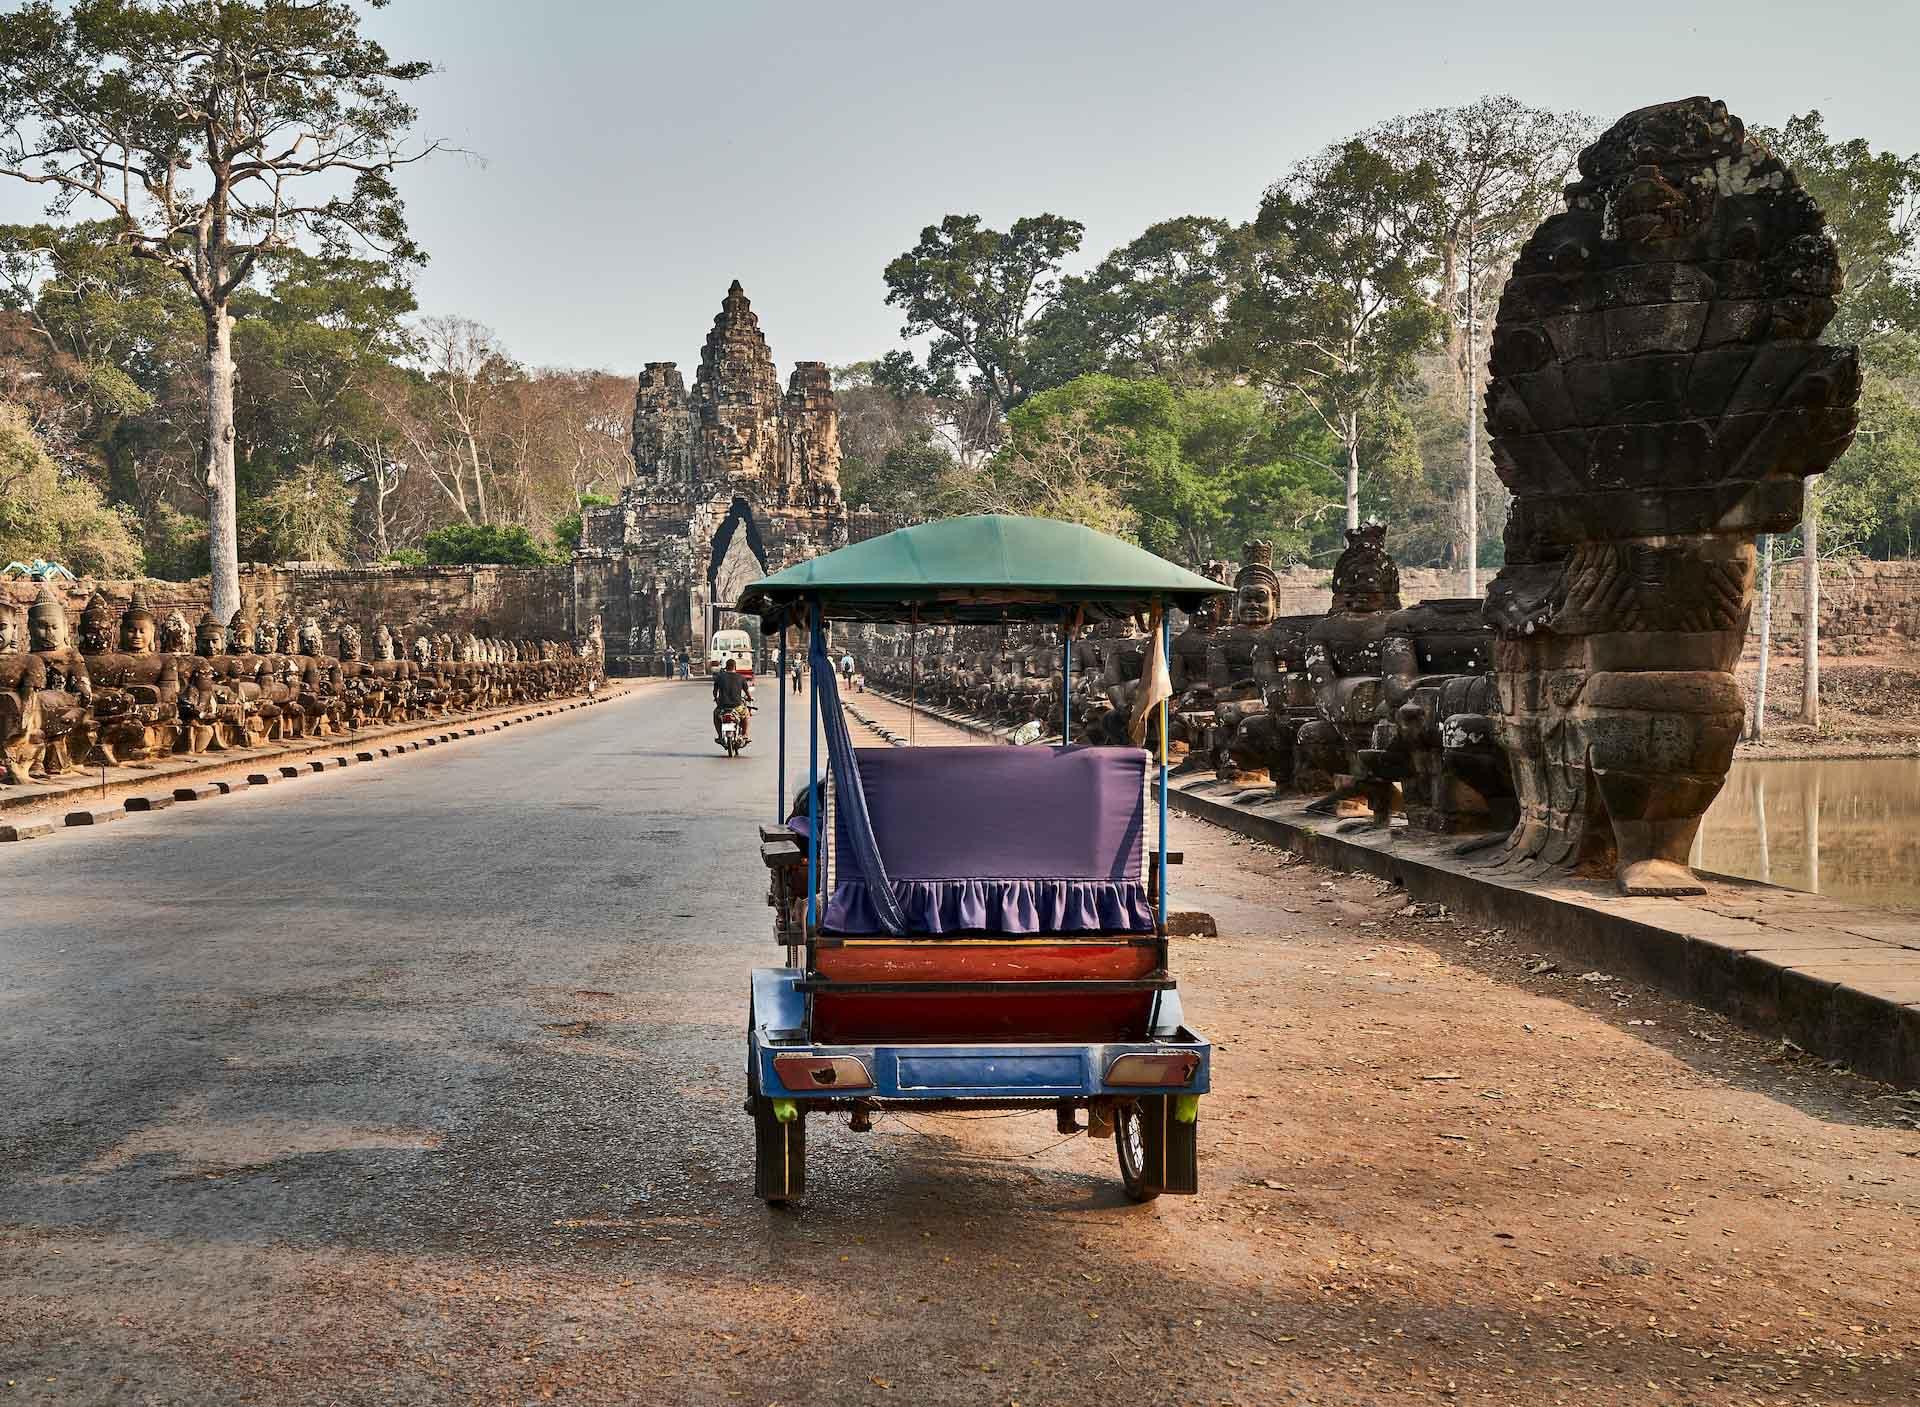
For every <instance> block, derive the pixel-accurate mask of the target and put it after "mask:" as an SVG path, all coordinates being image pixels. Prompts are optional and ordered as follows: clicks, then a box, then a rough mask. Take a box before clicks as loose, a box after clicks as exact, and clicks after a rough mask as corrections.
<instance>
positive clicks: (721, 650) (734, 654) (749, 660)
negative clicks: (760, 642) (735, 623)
mask: <svg viewBox="0 0 1920 1407" xmlns="http://www.w3.org/2000/svg"><path fill="white" fill-rule="evenodd" d="M728 660H732V661H733V667H734V668H735V669H736V670H738V671H739V672H740V673H742V674H745V675H749V676H751V675H752V673H753V637H752V636H751V635H749V634H747V632H746V631H744V630H716V631H714V632H713V635H712V636H711V638H709V639H708V641H707V673H709V674H718V673H719V672H720V671H721V670H723V669H725V668H726V667H727V661H728Z"/></svg>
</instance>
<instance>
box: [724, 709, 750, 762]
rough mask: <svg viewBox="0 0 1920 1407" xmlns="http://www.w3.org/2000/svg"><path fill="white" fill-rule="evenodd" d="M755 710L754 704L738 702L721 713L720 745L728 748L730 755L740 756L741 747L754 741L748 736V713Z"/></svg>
mask: <svg viewBox="0 0 1920 1407" xmlns="http://www.w3.org/2000/svg"><path fill="white" fill-rule="evenodd" d="M751 712H753V705H752V704H744V703H743V704H736V705H735V706H734V707H732V708H730V709H728V710H727V711H726V712H725V713H723V714H721V715H720V746H721V747H723V748H725V749H726V750H727V756H728V757H738V756H739V755H740V749H741V748H743V747H745V746H746V745H747V744H748V743H750V742H751V741H753V740H752V739H751V738H749V737H748V736H747V715H748V714H749V713H751Z"/></svg>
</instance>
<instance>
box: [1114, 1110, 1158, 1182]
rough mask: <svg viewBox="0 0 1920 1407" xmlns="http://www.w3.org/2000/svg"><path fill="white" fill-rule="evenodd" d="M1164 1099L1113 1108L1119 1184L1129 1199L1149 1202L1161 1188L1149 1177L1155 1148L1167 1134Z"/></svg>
mask: <svg viewBox="0 0 1920 1407" xmlns="http://www.w3.org/2000/svg"><path fill="white" fill-rule="evenodd" d="M1166 1118H1167V1101H1166V1099H1165V1098H1164V1097H1161V1096H1150V1097H1148V1098H1146V1099H1140V1100H1136V1101H1134V1102H1133V1103H1131V1104H1122V1105H1119V1106H1118V1107H1116V1108H1115V1109H1114V1111H1113V1147H1114V1151H1115V1152H1116V1153H1117V1154H1119V1157H1120V1185H1121V1186H1122V1187H1123V1188H1124V1189H1125V1190H1126V1194H1127V1200H1128V1201H1130V1202H1151V1201H1152V1200H1153V1199H1154V1198H1156V1197H1158V1196H1159V1195H1160V1194H1161V1192H1162V1191H1164V1190H1165V1189H1164V1188H1162V1187H1161V1186H1160V1185H1159V1184H1158V1183H1157V1182H1156V1181H1154V1179H1153V1178H1152V1177H1151V1176H1149V1174H1148V1172H1147V1169H1148V1168H1150V1167H1154V1166H1155V1165H1156V1164H1157V1163H1158V1161H1159V1157H1158V1154H1157V1153H1156V1152H1155V1151H1154V1150H1155V1149H1156V1148H1157V1147H1158V1146H1159V1144H1160V1143H1161V1141H1162V1140H1164V1138H1165V1137H1166V1133H1165V1129H1166Z"/></svg>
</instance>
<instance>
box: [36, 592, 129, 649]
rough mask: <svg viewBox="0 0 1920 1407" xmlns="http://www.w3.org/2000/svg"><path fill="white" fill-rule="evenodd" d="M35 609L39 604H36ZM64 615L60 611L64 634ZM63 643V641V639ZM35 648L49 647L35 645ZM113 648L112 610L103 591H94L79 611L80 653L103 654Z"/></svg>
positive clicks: (62, 633) (63, 632)
mask: <svg viewBox="0 0 1920 1407" xmlns="http://www.w3.org/2000/svg"><path fill="white" fill-rule="evenodd" d="M34 609H35V610H36V611H37V610H38V609H39V606H38V605H37V604H36V605H35V607H34ZM65 627H66V615H65V612H62V613H61V631H60V633H61V635H62V636H64V635H65V634H66V628H65ZM62 643H63V644H64V643H65V641H64V640H63V641H62ZM34 648H35V649H36V650H38V649H43V648H49V647H45V646H40V645H35V646H34ZM112 648H113V610H112V608H111V607H110V606H108V604H107V598H106V595H105V593H104V592H100V591H96V592H94V593H93V596H92V597H91V598H90V599H89V600H88V601H87V606H86V609H85V610H83V611H81V612H80V653H81V654H83V655H104V654H106V653H107V652H108V651H109V650H111V649H112Z"/></svg>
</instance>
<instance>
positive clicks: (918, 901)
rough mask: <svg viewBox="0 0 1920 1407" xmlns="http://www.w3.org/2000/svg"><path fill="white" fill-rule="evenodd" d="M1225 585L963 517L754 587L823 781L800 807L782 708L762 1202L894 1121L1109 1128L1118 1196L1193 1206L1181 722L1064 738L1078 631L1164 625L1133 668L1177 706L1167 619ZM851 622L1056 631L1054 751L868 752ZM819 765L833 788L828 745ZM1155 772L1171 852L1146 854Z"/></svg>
mask: <svg viewBox="0 0 1920 1407" xmlns="http://www.w3.org/2000/svg"><path fill="white" fill-rule="evenodd" d="M1227 591H1228V588H1227V587H1225V586H1222V585H1221V584H1219V583H1217V582H1213V581H1209V580H1208V579H1206V578H1205V577H1202V576H1200V575H1198V574H1197V573H1194V572H1190V571H1187V570H1185V569H1184V568H1182V567H1178V566H1175V565H1174V564H1173V563H1171V562H1167V561H1164V560H1163V559H1161V558H1159V557H1156V556H1154V555H1153V554H1152V553H1149V552H1145V551H1143V550H1141V549H1140V548H1137V547H1134V546H1132V545H1130V544H1127V543H1123V542H1120V541H1118V540H1116V539H1114V538H1111V537H1107V536H1105V535H1103V534H1101V533H1097V532H1094V531H1092V530H1091V529H1088V528H1083V527H1080V526H1078V525H1076V524H1071V523H1063V522H1057V521H1054V520H1052V519H1042V518H1020V517H1008V516H1001V515H982V516H975V517H965V518H954V519H947V520H944V521H941V522H935V523H927V524H923V525H921V526H918V527H911V528H902V529H900V530H898V531H896V532H892V533H888V534H886V535H884V536H881V537H876V538H872V539H870V540H868V541H865V542H861V543H856V544H854V545H852V546H850V547H845V548H842V549H840V550H839V551H837V552H831V553H828V554H826V555H824V556H821V557H816V558H814V559H812V560H810V561H807V562H803V563H800V564H799V565H797V566H794V567H790V568H788V569H787V570H785V571H782V572H779V573H777V574H775V575H773V576H770V577H767V578H765V579H763V580H761V581H758V582H755V583H754V584H753V585H751V586H749V587H748V588H747V589H746V591H745V592H744V593H743V594H742V596H741V598H740V602H739V606H738V609H739V610H741V611H743V612H750V613H753V614H756V615H758V616H759V617H760V619H761V623H762V627H763V630H764V631H765V632H767V633H768V634H770V635H773V636H776V637H777V638H778V639H779V641H780V654H781V661H780V662H781V669H782V673H783V674H784V672H785V668H786V654H787V648H788V645H787V642H788V639H789V635H790V633H791V634H792V635H793V636H794V638H795V639H796V640H797V639H799V638H802V637H804V638H805V639H806V641H807V642H808V643H807V653H808V658H809V661H810V665H811V671H812V679H813V687H812V689H811V690H810V691H809V696H808V697H809V700H810V703H811V715H812V716H811V723H812V726H811V727H809V729H808V764H807V786H806V788H805V790H804V791H803V792H802V793H801V794H800V799H799V800H798V801H797V802H796V803H794V804H793V805H792V806H789V805H788V803H787V800H786V798H785V787H786V753H787V745H786V691H785V690H784V689H783V690H781V691H780V696H781V697H780V746H779V757H780V761H779V781H778V784H777V785H778V788H779V793H780V795H779V797H778V798H777V809H776V823H775V824H773V825H770V826H764V827H762V828H761V854H762V858H763V859H764V860H765V862H766V865H767V867H768V869H769V871H770V874H771V885H770V894H769V902H770V903H771V904H772V905H773V907H774V912H775V933H776V938H777V941H778V942H779V943H780V944H781V945H782V946H783V947H784V948H785V949H786V958H787V960H786V965H785V966H781V967H766V968H760V969H757V970H755V971H754V973H753V977H752V990H751V996H750V1006H749V1014H748V1021H747V1061H746V1067H747V1068H746V1075H747V1100H746V1107H747V1110H748V1112H750V1113H751V1114H752V1116H753V1120H754V1145H755V1155H754V1164H755V1173H754V1186H755V1191H756V1193H757V1195H759V1196H760V1197H762V1198H764V1199H766V1200H767V1201H768V1202H769V1203H774V1204H780V1203H785V1202H787V1201H789V1200H792V1199H795V1198H798V1197H800V1196H802V1195H803V1194H804V1192H805V1188H806V1129H807V1121H808V1119H809V1118H810V1117H819V1116H822V1115H825V1114H827V1113H830V1112H845V1113H846V1114H847V1115H848V1118H849V1125H850V1127H852V1128H853V1129H855V1130H862V1131H864V1130H866V1129H869V1128H871V1127H872V1120H873V1117H874V1115H875V1114H876V1113H880V1112H883V1111H886V1110H889V1109H899V1110H976V1109H1000V1110H1021V1109H1032V1110H1034V1111H1036V1112H1040V1113H1045V1112H1048V1111H1052V1112H1053V1113H1054V1115H1055V1120H1056V1127H1057V1128H1058V1129H1060V1130H1061V1131H1062V1132H1065V1133H1071V1132H1078V1131H1079V1130H1080V1129H1081V1128H1082V1125H1081V1124H1080V1123H1079V1115H1080V1114H1081V1113H1085V1115H1086V1118H1087V1123H1086V1125H1085V1126H1084V1127H1085V1128H1086V1131H1087V1132H1088V1133H1089V1134H1090V1135H1092V1136H1096V1137H1099V1136H1112V1137H1114V1138H1115V1141H1116V1144H1117V1146H1118V1152H1119V1164H1120V1174H1121V1180H1122V1183H1123V1185H1124V1187H1125V1190H1126V1193H1127V1195H1128V1196H1129V1197H1130V1198H1132V1199H1133V1200H1135V1201H1148V1200H1151V1199H1152V1198H1154V1197H1157V1196H1159V1195H1160V1194H1161V1193H1163V1192H1169V1193H1192V1192H1194V1191H1196V1190H1197V1188H1198V1143H1197V1131H1198V1119H1199V1097H1200V1096H1201V1095H1202V1094H1204V1093H1206V1091H1207V1089H1208V1087H1209V1085H1208V1077H1209V1062H1210V1057H1211V1047H1210V1046H1209V1045H1208V1043H1207V1042H1206V1041H1205V1040H1203V1039H1202V1038H1201V1037H1200V1036H1198V1035H1196V1034H1195V1033H1194V1032H1193V1031H1191V1030H1189V1029H1188V1027H1187V1025H1186V1022H1185V1018H1184V1017H1183V1015H1182V1013H1181V1009H1180V998H1179V994H1178V991H1177V990H1176V987H1175V983H1174V978H1173V975H1172V973H1171V971H1170V970H1169V967H1168V961H1167V957H1168V944H1167V885H1166V873H1167V865H1168V863H1169V862H1170V861H1177V859H1178V858H1179V857H1177V856H1170V855H1169V854H1168V852H1167V844H1166V837H1167V810H1166V708H1165V703H1164V701H1162V702H1159V703H1158V704H1157V706H1155V707H1154V708H1153V714H1154V715H1156V717H1154V718H1153V719H1151V720H1146V719H1141V720H1139V721H1141V722H1148V721H1150V722H1151V728H1152V732H1151V734H1148V735H1143V734H1139V733H1137V734H1136V736H1143V739H1144V737H1151V738H1152V740H1154V741H1157V743H1158V747H1157V749H1156V750H1155V751H1153V752H1150V751H1149V750H1148V749H1147V748H1145V747H1094V746H1087V745H1084V744H1076V743H1074V742H1073V740H1072V738H1071V736H1069V734H1070V732H1071V728H1072V723H1071V719H1072V717H1073V710H1072V707H1071V699H1070V697H1065V694H1066V691H1069V690H1070V689H1071V683H1072V650H1073V637H1074V635H1075V634H1076V633H1077V632H1078V631H1079V630H1080V629H1082V628H1083V627H1086V626H1089V625H1093V624H1097V623H1098V622H1100V621H1103V620H1111V619H1116V618H1136V619H1142V620H1145V621H1147V622H1148V623H1149V624H1150V627H1151V632H1152V634H1151V650H1152V652H1153V657H1152V659H1151V661H1150V663H1149V665H1148V668H1147V670H1146V671H1145V673H1144V674H1143V692H1145V693H1146V695H1147V696H1148V699H1149V701H1153V700H1155V699H1159V700H1164V695H1165V689H1164V687H1162V688H1159V689H1158V690H1156V689H1155V687H1154V686H1155V683H1156V681H1164V680H1165V679H1166V663H1165V662H1166V657H1167V650H1168V641H1169V638H1170V633H1171V629H1170V623H1169V618H1168V611H1169V610H1170V609H1172V608H1178V609H1180V610H1183V611H1189V612H1190V611H1193V610H1195V609H1196V608H1197V607H1199V606H1200V605H1201V604H1202V603H1203V602H1204V601H1206V600H1207V599H1209V598H1211V597H1215V596H1219V595H1222V594H1225V593H1226V592H1227ZM835 622H871V623H888V622H891V623H903V624H906V625H908V626H910V627H913V628H914V632H915V634H916V635H917V628H918V627H919V626H923V625H966V624H983V623H991V624H1007V623H1016V622H1024V623H1035V622H1039V623H1045V624H1047V625H1050V626H1053V627H1056V628H1057V629H1058V631H1059V636H1060V652H1061V653H1060V662H1061V679H1062V690H1063V698H1064V701H1065V703H1066V705H1067V706H1066V707H1065V708H1064V709H1063V710H1062V717H1063V719H1065V720H1067V721H1066V722H1065V723H1064V724H1063V728H1064V730H1065V731H1064V732H1063V734H1062V735H1061V737H1060V739H1059V741H1058V742H1057V743H1036V744H1032V745H1029V746H1025V747H992V746H968V747H907V748H900V749H893V748H855V747H854V746H853V745H852V741H851V738H850V736H849V734H848V730H847V724H846V720H845V717H844V715H843V712H842V710H841V708H840V702H839V696H838V692H837V681H836V679H835V675H834V668H833V662H832V659H831V657H830V656H829V654H828V650H827V632H828V628H829V626H830V625H831V624H832V623H835ZM823 740H824V743H825V746H826V751H827V758H826V764H827V765H826V766H825V768H824V769H823V767H822V765H821V763H822V759H821V757H820V755H819V754H820V747H821V743H822V741H823ZM1156 772H1157V775H1158V777H1159V783H1160V786H1159V791H1158V795H1157V805H1156V808H1155V809H1156V812H1157V835H1158V845H1157V848H1154V849H1152V850H1149V849H1148V846H1147V842H1146V834H1147V828H1148V822H1149V797H1150V787H1149V781H1150V778H1151V777H1152V776H1153V775H1154V774H1155V773H1156Z"/></svg>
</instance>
